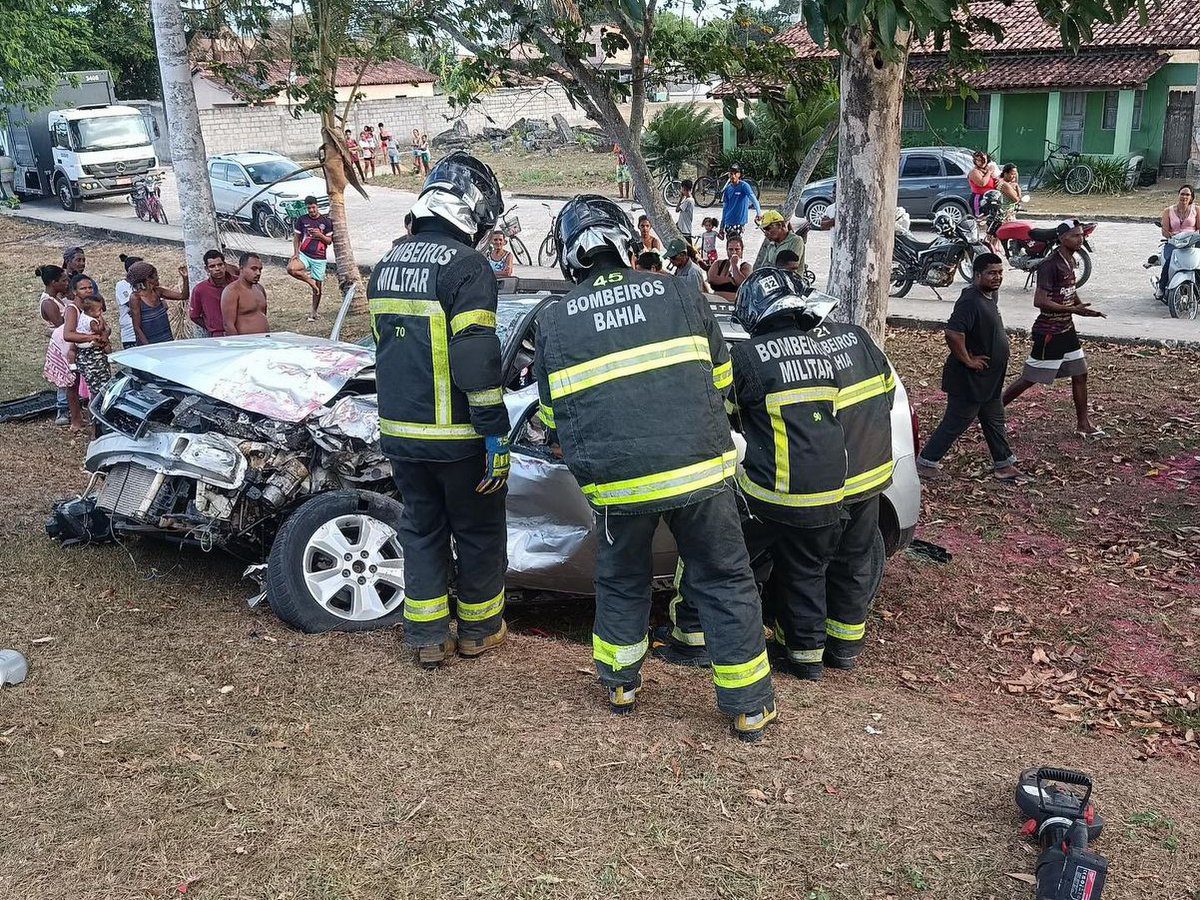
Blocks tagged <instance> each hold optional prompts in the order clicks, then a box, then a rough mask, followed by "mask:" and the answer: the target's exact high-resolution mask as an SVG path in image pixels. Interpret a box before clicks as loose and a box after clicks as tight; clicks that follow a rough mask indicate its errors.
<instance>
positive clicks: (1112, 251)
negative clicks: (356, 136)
mask: <svg viewBox="0 0 1200 900" xmlns="http://www.w3.org/2000/svg"><path fill="white" fill-rule="evenodd" d="M368 192H369V194H370V199H369V200H364V199H363V198H362V197H360V196H359V195H358V194H356V193H353V192H350V193H348V194H347V213H348V216H349V219H350V222H351V227H352V228H353V230H354V235H353V237H354V247H355V253H356V255H357V258H358V262H359V263H360V264H365V265H370V264H373V263H374V262H376V261H377V260H378V259H379V258H380V257H381V256H382V255H383V254H384V253H385V252H386V251H387V249H388V247H390V246H391V242H392V241H393V240H394V239H395V238H396V237H397V236H399V235H400V234H402V233H403V227H404V226H403V220H404V214H405V213H406V212H407V211H408V209H409V208H410V207H411V206H412V203H413V201H414V200H415V199H416V197H415V195H414V194H412V193H409V192H407V191H397V190H391V189H388V188H374V187H373V188H368ZM512 203H514V204H515V207H516V209H515V214H516V215H517V217H518V218H519V219H520V221H521V225H522V232H521V236H522V238H523V239H524V241H525V243H526V245H527V246H528V247H529V249H530V252H531V254H532V255H533V256H534V262H535V263H536V256H537V248H538V245H539V244H540V243H541V241H542V239H543V238H544V237H545V235H546V233H547V231H548V230H549V226H550V214H551V212H555V213H556V212H557V211H558V209H559V208H561V206H562V201H559V200H549V201H542V200H537V199H524V198H518V199H515V200H513V201H512ZM163 205H164V208H165V209H166V211H167V214H168V216H169V217H170V219H171V221H172V222H177V221H179V200H178V196H177V193H176V191H175V183H174V179H173V178H172V177H171V176H170V175H169V174H168V177H167V179H166V180H165V181H164V184H163ZM23 211H24V213H26V214H32V215H35V216H37V217H38V218H39V219H41V220H44V221H47V222H56V223H61V224H80V225H91V226H93V227H109V228H115V229H122V230H124V229H129V230H130V231H131V232H132V233H134V234H143V235H157V236H162V237H164V238H170V239H174V240H179V239H180V236H179V229H178V228H176V227H175V226H174V225H171V226H161V225H153V224H148V223H141V222H138V221H137V219H136V218H135V217H134V215H133V209H132V207H131V206H130V205H129V204H128V202H126V201H125V200H124V199H120V198H118V199H114V200H107V201H95V202H90V203H88V204H87V205H86V207H85V209H84V211H83V212H81V213H66V212H64V211H63V210H62V209H61V208H59V207H58V205H57V204H56V203H53V202H52V201H51V202H36V203H28V204H26V205H25V206H24V207H23ZM1043 224H1053V223H1049V222H1047V223H1043ZM761 241H762V235H761V233H760V232H759V231H758V230H757V229H755V228H750V229H748V230H747V234H746V244H747V254H748V255H749V257H750V258H751V259H753V257H754V254H755V253H756V252H757V251H758V247H759V245H760V243H761ZM1092 244H1093V246H1094V247H1095V250H1096V253H1095V256H1094V259H1093V262H1094V268H1093V272H1092V278H1091V280H1090V281H1089V282H1088V284H1087V285H1085V286H1084V288H1083V289H1082V290H1081V291H1080V295H1081V296H1082V297H1083V298H1084V299H1085V300H1087V301H1088V302H1090V303H1092V305H1093V306H1095V307H1096V308H1097V309H1099V310H1101V311H1103V312H1105V313H1106V314H1107V316H1108V318H1106V319H1077V320H1076V321H1077V322H1078V325H1079V330H1080V332H1081V333H1082V334H1085V335H1087V334H1091V335H1096V336H1104V337H1119V338H1145V339H1152V340H1160V341H1188V342H1200V320H1197V321H1191V322H1185V321H1179V320H1176V319H1172V318H1171V317H1170V315H1169V314H1168V312H1167V309H1166V307H1165V306H1163V305H1162V304H1161V303H1159V302H1157V301H1156V300H1155V299H1154V297H1153V293H1152V292H1151V289H1150V285H1149V280H1148V273H1147V272H1146V270H1144V269H1143V268H1142V263H1143V262H1145V260H1146V257H1147V256H1148V255H1149V254H1150V253H1152V252H1155V251H1156V250H1157V247H1158V240H1157V227H1156V226H1153V225H1145V224H1129V223H1101V224H1100V225H1099V226H1098V227H1097V228H1096V232H1095V234H1094V235H1093V237H1092ZM228 245H229V247H230V248H231V249H235V250H245V249H254V250H257V251H259V252H263V251H264V250H268V249H274V250H275V251H276V252H278V253H281V254H286V253H288V252H290V251H289V248H288V247H287V245H286V244H285V243H284V242H282V241H272V240H270V239H268V238H262V237H257V236H255V237H251V236H249V235H243V234H233V235H230V236H229V237H228ZM829 254H830V235H829V234H828V233H815V234H812V235H811V236H810V238H809V244H808V261H809V265H810V266H811V267H812V269H813V270H814V271H815V272H816V273H817V276H818V284H820V283H821V281H822V279H823V278H824V276H825V274H826V272H827V271H828V260H829ZM539 273H540V274H545V272H544V270H541V271H540V272H539V271H530V272H529V274H539ZM1024 283H1025V275H1024V273H1023V272H1017V271H1015V270H1010V272H1009V274H1008V277H1007V279H1006V281H1005V284H1004V287H1003V288H1002V289H1001V295H1000V296H1001V300H1000V306H1001V310H1002V311H1003V314H1004V320H1005V323H1006V324H1007V325H1009V326H1010V327H1016V328H1025V329H1027V328H1028V327H1029V326H1030V325H1031V324H1032V323H1033V319H1034V317H1035V314H1036V313H1035V310H1034V308H1033V295H1032V292H1031V291H1026V290H1025V289H1024ZM960 288H961V285H959V284H955V285H952V286H951V287H950V288H947V289H943V290H942V291H941V295H942V299H939V298H938V297H937V295H936V294H935V292H934V291H932V290H931V289H929V288H924V287H914V288H913V290H912V292H911V293H910V294H909V296H908V297H905V298H903V299H899V300H893V301H892V302H891V306H890V312H891V314H892V315H895V316H902V317H906V318H911V319H916V320H919V321H923V322H943V321H945V318H946V316H947V315H949V312H950V307H951V305H952V302H953V300H954V299H955V298H956V297H957V296H958V292H959V290H960Z"/></svg>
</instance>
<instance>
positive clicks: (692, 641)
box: [667, 559, 704, 647]
mask: <svg viewBox="0 0 1200 900" xmlns="http://www.w3.org/2000/svg"><path fill="white" fill-rule="evenodd" d="M682 584H683V559H680V560H679V561H678V562H676V563H675V596H674V597H672V598H671V602H670V603H669V604H668V605H667V617H668V618H669V619H670V620H671V637H673V638H675V640H677V641H679V643H681V644H686V645H687V646H689V647H703V646H704V632H703V631H684V630H683V629H682V628H680V627H679V623H678V622H677V621H676V620H675V607H677V606H678V605H679V604H680V603H682V602H683V594H682V593H681V592H680V585H682Z"/></svg>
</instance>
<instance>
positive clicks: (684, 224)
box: [675, 178, 696, 244]
mask: <svg viewBox="0 0 1200 900" xmlns="http://www.w3.org/2000/svg"><path fill="white" fill-rule="evenodd" d="M680 188H681V192H680V195H679V202H678V203H677V204H675V211H676V212H677V213H679V218H678V219H677V220H676V222H675V224H676V226H677V227H678V228H679V233H680V234H681V235H683V239H684V240H685V241H687V242H688V243H689V244H690V243H691V242H692V234H693V232H692V219H693V217H694V216H695V214H696V201H695V200H693V199H692V180H691V179H690V178H685V179H683V181H682V182H680Z"/></svg>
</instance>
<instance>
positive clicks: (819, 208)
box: [804, 200, 829, 230]
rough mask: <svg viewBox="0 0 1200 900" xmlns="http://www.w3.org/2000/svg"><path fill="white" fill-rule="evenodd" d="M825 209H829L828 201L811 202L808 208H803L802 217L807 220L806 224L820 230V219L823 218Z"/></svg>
mask: <svg viewBox="0 0 1200 900" xmlns="http://www.w3.org/2000/svg"><path fill="white" fill-rule="evenodd" d="M827 209H829V201H828V200H813V201H812V202H811V203H809V204H808V206H806V207H804V217H805V218H806V219H808V224H810V225H811V226H812V227H813V228H816V229H818V230H820V228H821V219H823V218H824V217H825V210H827Z"/></svg>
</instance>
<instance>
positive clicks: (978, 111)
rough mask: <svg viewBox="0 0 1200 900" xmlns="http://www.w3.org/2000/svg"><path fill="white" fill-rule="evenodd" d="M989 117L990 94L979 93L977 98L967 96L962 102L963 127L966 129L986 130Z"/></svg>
mask: <svg viewBox="0 0 1200 900" xmlns="http://www.w3.org/2000/svg"><path fill="white" fill-rule="evenodd" d="M991 117H992V95H991V94H980V95H979V99H978V100H972V99H971V98H970V97H968V98H967V99H966V102H965V103H964V104H963V127H964V128H966V129H967V130H968V131H987V130H988V125H989V123H990V121H991Z"/></svg>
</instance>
